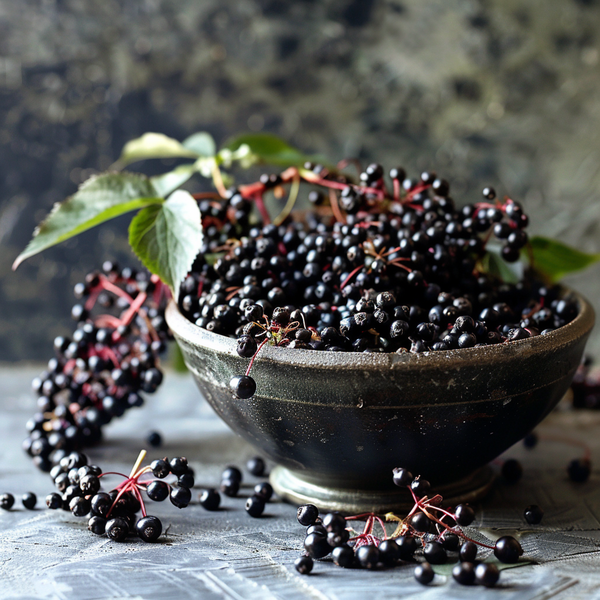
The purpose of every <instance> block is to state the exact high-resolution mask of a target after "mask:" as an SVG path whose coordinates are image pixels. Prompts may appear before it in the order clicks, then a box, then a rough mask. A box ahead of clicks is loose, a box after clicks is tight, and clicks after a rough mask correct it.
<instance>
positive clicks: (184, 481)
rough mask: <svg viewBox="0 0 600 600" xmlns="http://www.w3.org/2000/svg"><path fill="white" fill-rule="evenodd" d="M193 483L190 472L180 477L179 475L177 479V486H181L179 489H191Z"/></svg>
mask: <svg viewBox="0 0 600 600" xmlns="http://www.w3.org/2000/svg"><path fill="white" fill-rule="evenodd" d="M194 484H195V481H194V476H193V475H192V473H191V472H190V471H188V472H187V473H183V474H182V475H180V476H179V477H178V478H177V485H178V486H181V487H186V488H188V489H191V488H193V487H194Z"/></svg>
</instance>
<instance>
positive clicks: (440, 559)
mask: <svg viewBox="0 0 600 600" xmlns="http://www.w3.org/2000/svg"><path fill="white" fill-rule="evenodd" d="M423 556H424V557H425V560H427V562H429V563H431V564H432V565H442V564H444V563H445V562H446V560H448V555H447V554H446V550H444V547H443V546H442V544H440V542H429V543H427V544H425V548H423Z"/></svg>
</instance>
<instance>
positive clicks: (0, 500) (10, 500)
mask: <svg viewBox="0 0 600 600" xmlns="http://www.w3.org/2000/svg"><path fill="white" fill-rule="evenodd" d="M14 503H15V497H14V496H13V495H12V494H1V495H0V508H2V509H4V510H10V509H11V508H12V507H13V504H14Z"/></svg>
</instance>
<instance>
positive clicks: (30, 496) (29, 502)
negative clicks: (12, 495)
mask: <svg viewBox="0 0 600 600" xmlns="http://www.w3.org/2000/svg"><path fill="white" fill-rule="evenodd" d="M21 503H22V504H23V506H24V507H25V508H26V509H27V510H33V509H34V508H35V505H36V504H37V496H36V495H35V494H34V493H33V492H27V493H26V494H23V496H21Z"/></svg>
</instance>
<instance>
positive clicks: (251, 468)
mask: <svg viewBox="0 0 600 600" xmlns="http://www.w3.org/2000/svg"><path fill="white" fill-rule="evenodd" d="M265 468H266V464H265V461H264V460H263V459H262V458H261V457H260V456H255V457H254V458H251V459H250V460H249V461H248V462H247V463H246V469H248V472H249V473H250V475H254V476H255V477H262V476H263V475H264V474H265Z"/></svg>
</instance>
